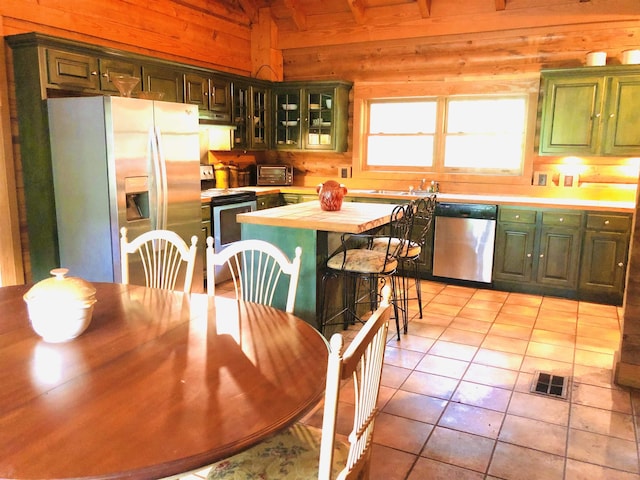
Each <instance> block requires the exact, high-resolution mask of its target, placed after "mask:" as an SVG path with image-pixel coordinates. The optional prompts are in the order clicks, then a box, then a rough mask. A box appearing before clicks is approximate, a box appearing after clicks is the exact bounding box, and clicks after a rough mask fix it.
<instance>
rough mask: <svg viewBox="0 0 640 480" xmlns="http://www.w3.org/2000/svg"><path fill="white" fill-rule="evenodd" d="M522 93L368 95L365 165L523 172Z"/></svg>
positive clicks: (524, 112)
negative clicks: (417, 97)
mask: <svg viewBox="0 0 640 480" xmlns="http://www.w3.org/2000/svg"><path fill="white" fill-rule="evenodd" d="M527 98H528V97H527V96H526V95H510V96H509V95H477V96H443V97H437V98H420V99H416V98H410V99H407V98H397V99H384V100H377V99H370V100H369V101H368V116H367V118H368V125H367V133H366V146H367V148H366V160H365V162H364V165H365V168H366V169H370V170H383V169H384V170H396V171H402V170H403V169H404V170H409V169H414V170H415V169H416V167H420V169H421V171H425V169H426V170H427V171H432V172H441V173H447V172H448V173H467V174H482V175H486V174H492V175H513V176H517V175H522V173H523V166H524V150H525V140H526V138H525V137H526V124H527Z"/></svg>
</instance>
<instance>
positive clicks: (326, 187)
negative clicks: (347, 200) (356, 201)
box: [316, 180, 347, 212]
mask: <svg viewBox="0 0 640 480" xmlns="http://www.w3.org/2000/svg"><path fill="white" fill-rule="evenodd" d="M316 191H317V192H318V199H319V200H320V208H322V210H326V211H328V212H335V211H337V210H340V209H341V208H342V199H343V198H344V196H345V195H346V194H347V187H345V186H344V185H343V184H341V183H338V182H336V181H334V180H327V181H326V182H324V183H321V184H320V185H318V186H317V187H316Z"/></svg>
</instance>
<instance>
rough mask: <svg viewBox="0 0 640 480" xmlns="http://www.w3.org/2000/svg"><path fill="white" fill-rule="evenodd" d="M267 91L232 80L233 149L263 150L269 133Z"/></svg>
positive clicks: (269, 121)
mask: <svg viewBox="0 0 640 480" xmlns="http://www.w3.org/2000/svg"><path fill="white" fill-rule="evenodd" d="M269 96H270V88H269V87H268V86H267V85H266V84H265V83H261V82H257V81H256V82H250V81H245V80H234V81H233V82H232V84H231V106H232V107H231V112H232V115H231V116H232V118H231V121H232V124H233V125H234V126H235V127H236V129H235V131H234V133H233V136H234V143H233V149H234V150H266V149H268V148H269V136H270V132H271V119H270V116H269V108H270V101H269Z"/></svg>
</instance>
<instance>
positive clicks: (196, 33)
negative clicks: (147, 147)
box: [0, 0, 252, 281]
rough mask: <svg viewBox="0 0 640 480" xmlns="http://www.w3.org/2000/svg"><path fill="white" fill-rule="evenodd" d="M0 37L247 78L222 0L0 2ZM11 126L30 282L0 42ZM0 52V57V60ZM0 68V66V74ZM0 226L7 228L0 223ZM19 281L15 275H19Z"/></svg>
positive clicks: (244, 54) (238, 23)
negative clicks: (34, 35) (111, 51)
mask: <svg viewBox="0 0 640 480" xmlns="http://www.w3.org/2000/svg"><path fill="white" fill-rule="evenodd" d="M0 27H1V28H0V35H1V36H3V37H4V36H8V35H15V34H19V33H26V32H33V31H35V32H40V33H44V34H48V35H53V36H57V37H62V38H68V39H71V40H77V41H81V42H86V43H90V44H94V45H102V46H107V47H113V48H118V49H122V50H126V51H130V52H134V53H140V54H143V55H149V56H152V57H157V58H163V59H167V60H171V61H177V62H182V63H187V64H191V65H197V66H202V67H205V68H212V69H216V70H222V71H227V72H230V73H234V74H239V75H245V76H251V74H252V67H251V65H252V63H251V27H250V24H249V20H248V19H247V17H246V16H245V15H244V14H243V13H242V12H240V11H236V10H233V8H232V7H231V6H230V4H228V3H227V2H224V3H218V2H212V1H209V0H181V1H171V0H155V1H151V2H140V1H138V2H136V1H131V0H110V1H109V2H96V1H94V0H74V1H73V2H69V1H67V0H48V1H46V2H43V1H40V0H2V1H1V2H0ZM4 53H5V55H6V58H7V65H6V67H7V68H6V70H7V76H6V78H1V79H0V84H4V85H6V86H7V89H8V91H9V112H10V130H11V137H12V144H13V156H14V162H15V170H16V172H15V175H16V185H17V187H16V188H17V195H18V216H19V224H20V245H21V248H22V255H23V258H22V263H23V266H24V271H25V280H26V281H30V272H31V268H30V260H29V253H28V252H29V239H28V235H27V226H26V211H25V201H24V188H23V186H22V185H23V181H25V179H23V176H22V167H21V165H22V159H21V157H20V148H19V132H18V120H17V108H16V99H15V89H14V84H13V68H12V63H11V50H10V48H9V47H8V46H7V45H5V52H4ZM3 57H4V56H2V57H0V58H3ZM1 71H2V69H0V72H1ZM0 228H6V226H5V225H4V224H1V227H0ZM18 280H19V279H18Z"/></svg>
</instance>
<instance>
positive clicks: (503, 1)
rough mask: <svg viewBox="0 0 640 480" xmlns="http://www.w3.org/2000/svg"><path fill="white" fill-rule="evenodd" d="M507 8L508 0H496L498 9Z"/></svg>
mask: <svg viewBox="0 0 640 480" xmlns="http://www.w3.org/2000/svg"><path fill="white" fill-rule="evenodd" d="M505 8H507V0H496V11H500V10H504V9H505Z"/></svg>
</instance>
